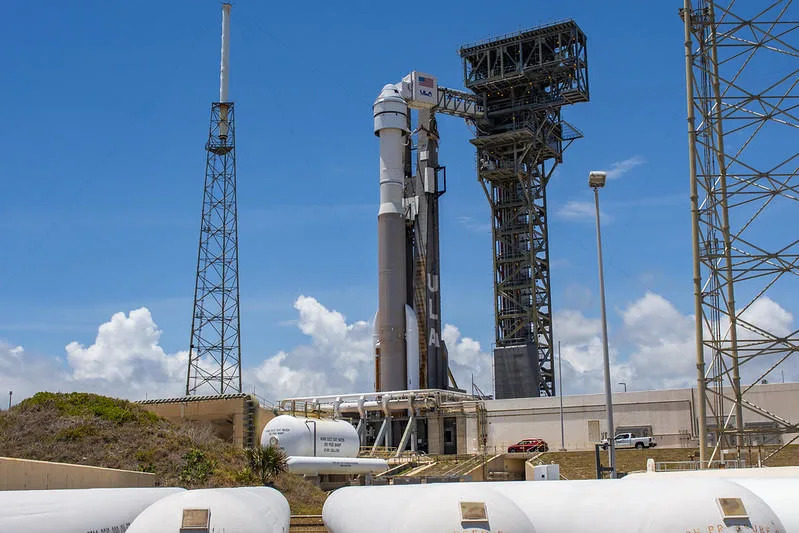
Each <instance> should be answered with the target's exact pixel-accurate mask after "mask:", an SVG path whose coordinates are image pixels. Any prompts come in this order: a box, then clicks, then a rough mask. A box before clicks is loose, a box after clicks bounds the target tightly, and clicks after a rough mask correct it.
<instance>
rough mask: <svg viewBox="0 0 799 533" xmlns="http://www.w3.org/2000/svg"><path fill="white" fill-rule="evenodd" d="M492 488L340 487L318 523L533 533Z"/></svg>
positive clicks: (339, 527)
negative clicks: (321, 520) (322, 521)
mask: <svg viewBox="0 0 799 533" xmlns="http://www.w3.org/2000/svg"><path fill="white" fill-rule="evenodd" d="M496 484H499V483H490V484H488V483H439V484H429V485H393V486H372V487H345V488H343V489H339V490H337V491H335V492H333V494H331V495H330V496H328V498H327V500H326V501H325V505H324V508H323V509H322V518H323V520H324V523H325V526H326V527H327V529H328V530H329V531H330V532H331V533H374V532H375V531H381V532H385V533H404V532H408V533H411V532H413V533H420V532H421V533H424V532H430V533H441V532H447V533H450V532H460V531H480V533H488V532H513V533H534V532H535V531H536V529H535V528H534V527H533V524H532V522H531V521H530V519H529V518H528V517H527V516H526V515H525V513H524V511H523V510H522V509H520V508H519V506H518V505H516V503H514V502H513V501H512V500H511V499H510V498H508V497H506V496H504V495H502V494H499V493H497V492H495V491H493V490H491V488H489V485H496ZM563 531H569V530H568V529H566V528H564V529H562V530H560V533H562V532H563Z"/></svg>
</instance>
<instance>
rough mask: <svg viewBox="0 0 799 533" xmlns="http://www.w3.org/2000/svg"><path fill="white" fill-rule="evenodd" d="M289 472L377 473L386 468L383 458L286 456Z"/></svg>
mask: <svg viewBox="0 0 799 533" xmlns="http://www.w3.org/2000/svg"><path fill="white" fill-rule="evenodd" d="M287 463H288V469H289V472H293V473H295V474H307V475H310V476H316V475H319V474H377V473H380V472H385V471H386V470H388V463H387V462H386V461H385V460H383V459H371V458H361V457H342V458H337V457H298V456H292V457H289V458H288V461H287Z"/></svg>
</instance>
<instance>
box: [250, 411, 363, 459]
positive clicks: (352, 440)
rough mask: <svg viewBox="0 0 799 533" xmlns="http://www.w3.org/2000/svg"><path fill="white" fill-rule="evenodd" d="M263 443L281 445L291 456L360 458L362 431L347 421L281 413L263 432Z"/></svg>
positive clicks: (264, 444) (265, 444) (263, 444)
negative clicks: (358, 430)
mask: <svg viewBox="0 0 799 533" xmlns="http://www.w3.org/2000/svg"><path fill="white" fill-rule="evenodd" d="M261 445H262V446H277V447H279V448H281V449H282V450H283V451H284V452H285V453H286V455H287V456H289V457H292V456H302V457H357V456H358V451H359V450H360V448H361V442H360V439H359V438H358V432H357V431H356V430H355V428H354V427H353V426H352V424H350V423H349V422H347V421H346V420H332V419H329V418H320V419H317V418H304V417H300V416H289V415H280V416H277V417H275V418H273V419H272V420H270V421H269V422H268V423H267V424H266V427H264V431H263V433H261Z"/></svg>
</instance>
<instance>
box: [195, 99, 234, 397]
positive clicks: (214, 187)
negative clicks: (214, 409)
mask: <svg viewBox="0 0 799 533" xmlns="http://www.w3.org/2000/svg"><path fill="white" fill-rule="evenodd" d="M205 149H206V153H207V157H206V166H205V191H204V193H203V209H202V223H201V226H200V246H199V251H198V254H197V278H196V283H195V287H194V314H193V315H192V321H191V344H190V346H189V371H188V377H187V379H186V394H187V395H191V394H197V393H205V394H207V393H208V392H209V389H210V391H212V392H213V393H215V394H234V393H241V346H240V343H239V244H238V215H237V209H236V134H235V128H234V107H233V103H232V102H216V103H214V104H211V126H210V130H209V135H208V143H207V144H206V146H205Z"/></svg>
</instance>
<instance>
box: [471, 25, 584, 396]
mask: <svg viewBox="0 0 799 533" xmlns="http://www.w3.org/2000/svg"><path fill="white" fill-rule="evenodd" d="M460 55H461V57H462V58H463V65H464V82H465V85H466V87H467V88H468V89H470V90H471V91H472V92H474V93H475V94H476V95H477V97H478V100H479V101H481V103H482V105H483V108H484V110H485V115H484V117H482V118H481V119H479V120H477V121H475V123H474V124H475V129H476V133H477V136H476V137H475V138H474V139H472V140H471V143H472V144H473V145H474V146H475V147H476V148H477V176H478V179H479V180H480V183H481V185H482V186H483V190H484V191H485V195H486V198H487V199H488V203H489V205H490V206H491V220H492V227H491V230H492V231H491V234H492V240H493V257H494V328H495V335H496V344H495V348H494V381H495V397H496V398H498V399H503V398H524V397H531V396H554V395H555V394H556V390H555V379H554V372H553V362H554V357H553V353H554V350H553V349H554V346H553V335H552V294H551V289H550V268H549V266H550V262H549V233H548V229H547V197H546V186H547V183H548V182H549V179H550V178H551V176H552V172H553V171H554V170H555V168H556V166H557V165H558V163H561V162H562V161H563V152H564V150H565V149H566V148H567V147H568V146H569V145H570V144H571V143H572V142H573V141H574V140H576V139H579V138H580V137H582V134H581V133H580V131H579V130H578V129H577V128H575V127H574V126H572V125H571V124H569V123H568V122H566V121H565V120H563V118H562V117H561V108H562V107H563V106H565V105H569V104H574V103H578V102H587V101H588V98H589V96H588V56H587V48H586V37H585V34H584V33H583V32H582V31H581V30H580V28H579V27H578V26H577V24H576V23H575V22H574V21H571V20H569V21H564V22H560V23H556V24H552V25H547V26H544V27H541V28H536V29H533V30H528V31H525V32H521V33H517V34H513V35H509V36H505V37H501V38H499V39H494V40H490V41H487V42H484V43H478V44H475V45H471V46H467V47H463V48H461V50H460Z"/></svg>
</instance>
